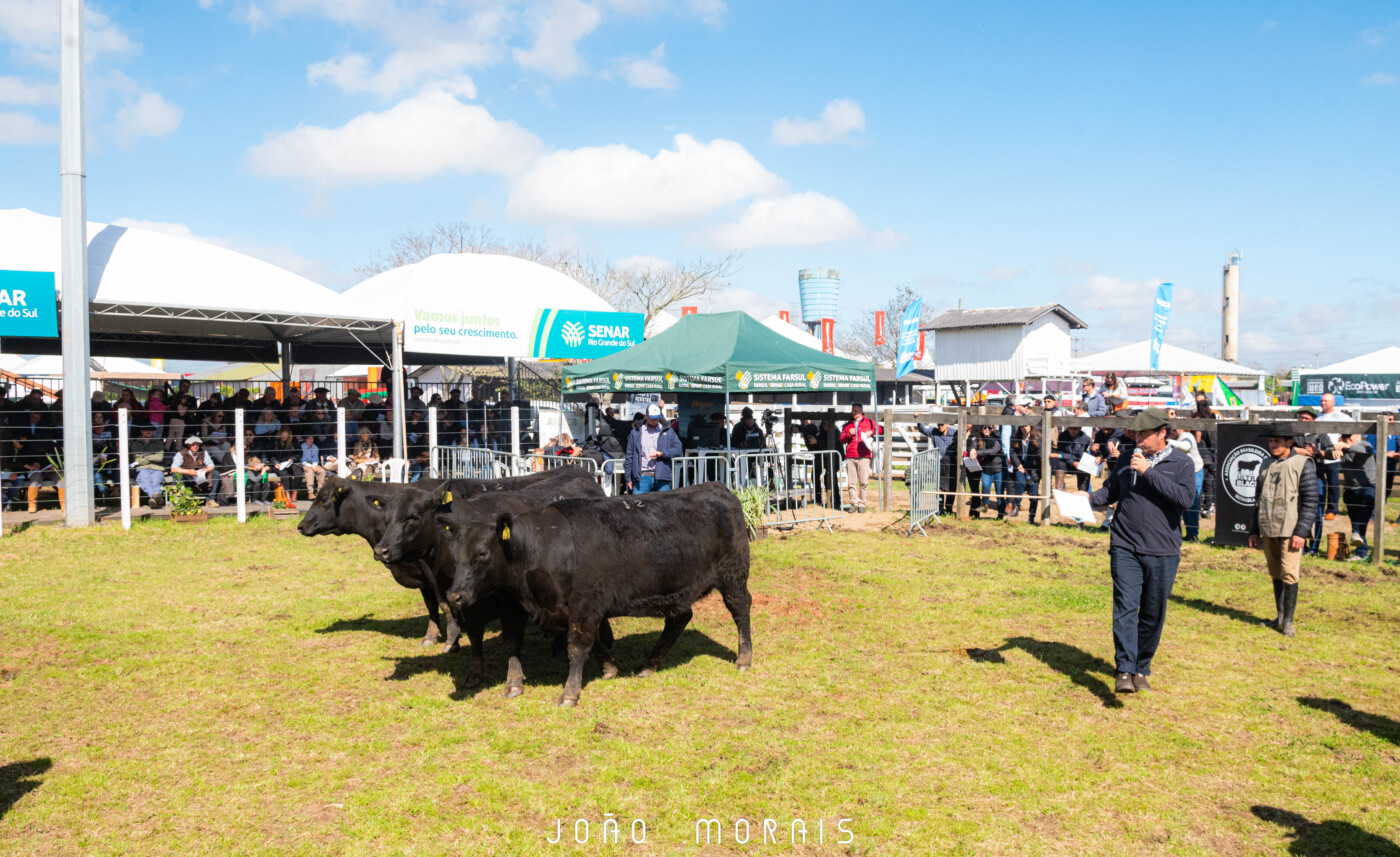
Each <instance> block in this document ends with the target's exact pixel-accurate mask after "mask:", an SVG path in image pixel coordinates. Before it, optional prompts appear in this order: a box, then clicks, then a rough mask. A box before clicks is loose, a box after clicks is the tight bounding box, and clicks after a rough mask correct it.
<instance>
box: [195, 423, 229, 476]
mask: <svg viewBox="0 0 1400 857" xmlns="http://www.w3.org/2000/svg"><path fill="white" fill-rule="evenodd" d="M227 419H228V418H227V417H226V416H225V415H224V412H223V411H222V410H213V411H210V412H209V414H208V416H206V417H205V418H204V422H202V423H200V436H201V437H203V438H204V439H205V441H206V444H205V447H204V448H205V450H206V451H208V453H209V456H210V457H211V458H213V459H214V463H215V464H217V465H219V466H220V468H221V469H222V468H223V466H224V465H225V464H226V463H227V462H228V454H229V450H230V449H232V448H233V436H232V435H231V434H230V433H229V425H228V423H227V422H226V420H227Z"/></svg>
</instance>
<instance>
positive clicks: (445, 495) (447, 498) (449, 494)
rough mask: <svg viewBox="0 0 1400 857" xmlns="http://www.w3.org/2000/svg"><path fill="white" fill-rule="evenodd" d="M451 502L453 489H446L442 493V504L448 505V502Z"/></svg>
mask: <svg viewBox="0 0 1400 857" xmlns="http://www.w3.org/2000/svg"><path fill="white" fill-rule="evenodd" d="M451 502H452V492H451V491H444V492H443V493H442V503H441V504H440V505H443V506H446V505H447V504H448V503H451Z"/></svg>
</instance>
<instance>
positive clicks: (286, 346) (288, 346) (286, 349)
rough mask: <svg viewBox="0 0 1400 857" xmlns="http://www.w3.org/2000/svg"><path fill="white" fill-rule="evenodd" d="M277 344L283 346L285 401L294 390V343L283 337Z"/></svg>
mask: <svg viewBox="0 0 1400 857" xmlns="http://www.w3.org/2000/svg"><path fill="white" fill-rule="evenodd" d="M277 344H278V345H281V346H282V400H283V401H284V402H285V401H286V400H287V394H288V393H290V392H291V390H292V343H290V342H288V341H287V340H285V339H283V340H281V341H279V342H278V343H277Z"/></svg>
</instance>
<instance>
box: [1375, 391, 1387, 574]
mask: <svg viewBox="0 0 1400 857" xmlns="http://www.w3.org/2000/svg"><path fill="white" fill-rule="evenodd" d="M1388 446H1390V417H1388V416H1386V415H1384V414H1382V415H1380V416H1379V417H1377V418H1376V450H1375V453H1376V515H1375V518H1376V520H1375V525H1376V535H1375V537H1374V538H1373V539H1372V540H1371V542H1372V544H1371V547H1372V551H1373V554H1374V555H1373V557H1372V561H1373V562H1374V563H1375V564H1376V568H1380V567H1382V566H1384V565H1385V501H1386V496H1385V482H1386V479H1385V471H1386V457H1385V453H1386V447H1388Z"/></svg>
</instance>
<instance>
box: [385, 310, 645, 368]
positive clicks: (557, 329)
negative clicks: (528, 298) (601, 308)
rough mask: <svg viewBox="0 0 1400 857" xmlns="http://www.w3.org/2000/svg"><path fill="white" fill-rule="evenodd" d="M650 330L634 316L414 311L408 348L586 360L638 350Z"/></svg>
mask: <svg viewBox="0 0 1400 857" xmlns="http://www.w3.org/2000/svg"><path fill="white" fill-rule="evenodd" d="M644 327H645V324H644V321H643V317H642V315H641V313H631V312H594V311H591V310H572V309H539V308H535V307H529V306H520V307H510V308H507V309H493V310H491V311H487V312H477V311H474V310H473V309H471V308H470V307H460V308H457V307H441V306H409V307H407V309H406V311H405V313H404V341H403V345H404V350H406V351H417V352H426V353H432V354H457V355H461V356H464V357H533V358H541V359H544V358H548V359H552V360H572V359H583V360H586V359H590V358H594V357H601V356H603V355H604V354H611V353H612V352H614V351H618V350H621V349H623V348H630V347H632V346H633V345H636V344H637V343H639V342H641V341H642V331H643V329H644Z"/></svg>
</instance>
